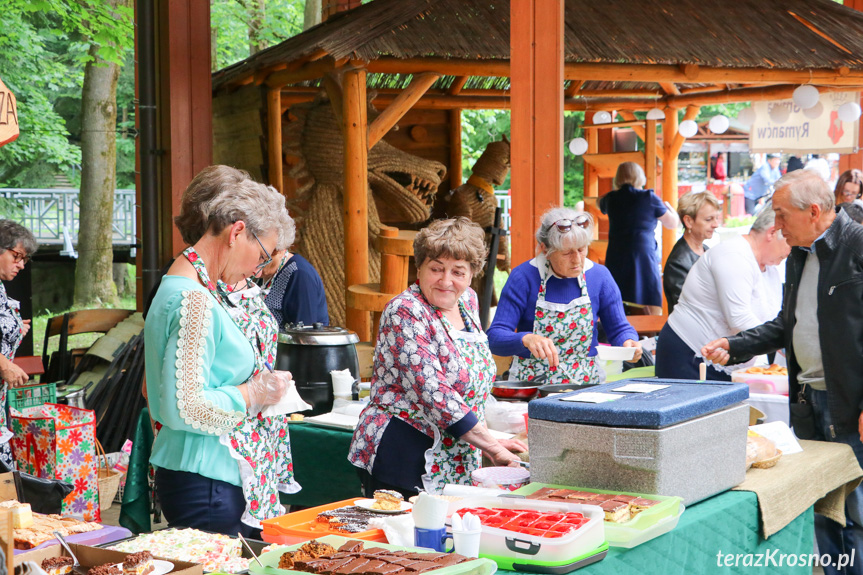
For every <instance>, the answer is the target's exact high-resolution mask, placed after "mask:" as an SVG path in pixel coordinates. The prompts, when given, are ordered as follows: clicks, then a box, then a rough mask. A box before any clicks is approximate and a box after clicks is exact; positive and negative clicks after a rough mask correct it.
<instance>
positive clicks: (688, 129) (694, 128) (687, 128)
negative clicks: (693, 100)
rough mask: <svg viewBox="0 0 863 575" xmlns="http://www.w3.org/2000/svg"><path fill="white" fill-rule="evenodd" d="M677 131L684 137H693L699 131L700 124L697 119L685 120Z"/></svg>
mask: <svg viewBox="0 0 863 575" xmlns="http://www.w3.org/2000/svg"><path fill="white" fill-rule="evenodd" d="M677 133H678V134H680V135H681V136H683V137H684V138H691V137H692V136H694V135H695V134H697V133H698V124H696V123H695V120H683V121H682V122H680V125H679V126H678V127H677Z"/></svg>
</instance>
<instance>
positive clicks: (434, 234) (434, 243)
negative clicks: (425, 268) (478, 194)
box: [414, 216, 488, 277]
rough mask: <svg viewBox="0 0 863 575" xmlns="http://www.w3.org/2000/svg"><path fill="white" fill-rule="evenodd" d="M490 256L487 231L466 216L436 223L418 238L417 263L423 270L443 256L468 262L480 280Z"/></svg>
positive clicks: (415, 259)
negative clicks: (431, 261)
mask: <svg viewBox="0 0 863 575" xmlns="http://www.w3.org/2000/svg"><path fill="white" fill-rule="evenodd" d="M487 256H488V246H487V245H486V243H485V232H484V231H483V229H482V228H481V227H480V226H479V224H477V223H475V222H472V221H471V220H469V219H468V218H466V217H464V216H459V217H457V218H450V219H447V220H433V221H432V222H431V223H430V224H429V225H427V226H426V227H424V228H423V229H421V230H420V231H419V232H418V233H417V235H416V237H415V238H414V262H415V263H416V266H417V267H420V266H421V265H423V263H425V261H426V260H429V259H431V260H436V259H438V258H440V257H446V258H452V259H454V260H462V261H466V262H467V263H468V264H470V270H471V273H473V275H474V276H476V277H479V276H480V275H482V272H483V266H485V260H486V257H487Z"/></svg>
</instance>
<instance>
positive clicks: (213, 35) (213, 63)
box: [210, 0, 219, 72]
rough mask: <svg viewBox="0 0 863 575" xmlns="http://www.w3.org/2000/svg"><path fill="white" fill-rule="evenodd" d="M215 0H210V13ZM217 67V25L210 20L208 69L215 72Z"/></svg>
mask: <svg viewBox="0 0 863 575" xmlns="http://www.w3.org/2000/svg"><path fill="white" fill-rule="evenodd" d="M215 4H216V0H210V14H212V13H213V6H214V5H215ZM218 69H219V27H218V26H215V25H213V21H212V19H211V20H210V71H211V72H215V71H216V70H218Z"/></svg>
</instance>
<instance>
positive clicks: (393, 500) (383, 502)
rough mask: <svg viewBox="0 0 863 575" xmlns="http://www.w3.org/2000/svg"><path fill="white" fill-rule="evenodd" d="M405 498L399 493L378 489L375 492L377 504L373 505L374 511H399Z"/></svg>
mask: <svg viewBox="0 0 863 575" xmlns="http://www.w3.org/2000/svg"><path fill="white" fill-rule="evenodd" d="M404 500H405V498H404V497H403V496H402V494H401V493H399V492H398V491H391V490H389V489H378V490H377V491H375V502H374V503H372V509H380V510H381V511H399V510H401V508H402V503H404Z"/></svg>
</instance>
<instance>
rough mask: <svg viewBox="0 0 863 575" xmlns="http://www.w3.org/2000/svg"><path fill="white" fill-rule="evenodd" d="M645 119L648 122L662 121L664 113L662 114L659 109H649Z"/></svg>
mask: <svg viewBox="0 0 863 575" xmlns="http://www.w3.org/2000/svg"><path fill="white" fill-rule="evenodd" d="M646 118H647V119H648V120H664V119H665V112H663V111H662V110H660V109H659V108H651V109H650V110H648V111H647V116H646Z"/></svg>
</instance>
